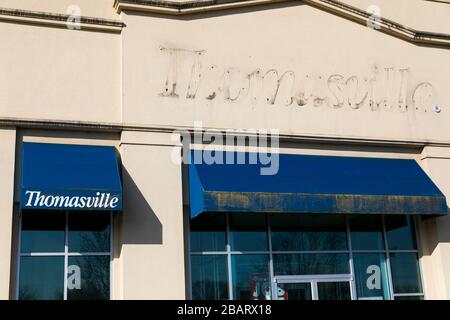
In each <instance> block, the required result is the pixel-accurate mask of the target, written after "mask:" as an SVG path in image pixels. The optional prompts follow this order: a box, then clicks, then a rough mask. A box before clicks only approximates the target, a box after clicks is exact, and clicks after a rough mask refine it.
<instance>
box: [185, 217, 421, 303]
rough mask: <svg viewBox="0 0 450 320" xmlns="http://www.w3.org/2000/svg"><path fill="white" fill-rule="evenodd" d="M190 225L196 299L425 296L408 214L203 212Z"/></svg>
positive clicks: (192, 281) (372, 298)
mask: <svg viewBox="0 0 450 320" xmlns="http://www.w3.org/2000/svg"><path fill="white" fill-rule="evenodd" d="M190 230H191V233H190V251H191V256H190V257H191V262H190V268H191V290H192V298H193V299H250V300H258V299H282V300H287V299H306V300H308V299H326V300H336V299H337V300H346V299H365V300H368V299H370V300H382V299H383V300H387V299H423V291H422V284H421V279H420V269H419V262H418V261H419V260H418V254H419V252H418V249H417V244H416V237H415V229H414V221H413V219H412V218H411V217H408V216H389V215H386V216H382V215H354V216H349V215H347V216H346V215H319V214H317V215H305V214H271V215H265V214H247V213H241V214H238V213H229V214H222V215H220V214H210V213H207V214H204V215H200V216H199V217H196V218H195V219H193V220H192V221H191V227H190Z"/></svg>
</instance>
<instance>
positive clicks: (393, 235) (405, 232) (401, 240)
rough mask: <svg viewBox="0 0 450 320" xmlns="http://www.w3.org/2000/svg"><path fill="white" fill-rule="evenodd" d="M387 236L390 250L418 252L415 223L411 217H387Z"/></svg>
mask: <svg viewBox="0 0 450 320" xmlns="http://www.w3.org/2000/svg"><path fill="white" fill-rule="evenodd" d="M385 221H386V234H387V240H388V243H389V250H416V249H417V246H416V237H415V230H414V223H413V221H412V217H411V216H405V215H396V216H387V217H386V218H385Z"/></svg>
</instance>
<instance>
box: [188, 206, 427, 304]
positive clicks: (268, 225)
mask: <svg viewBox="0 0 450 320" xmlns="http://www.w3.org/2000/svg"><path fill="white" fill-rule="evenodd" d="M224 214H225V221H226V222H225V223H226V226H225V230H224V231H225V233H226V236H225V240H226V244H225V248H226V249H225V250H224V251H197V252H191V248H190V232H191V231H190V230H191V229H190V223H191V221H190V220H189V222H188V228H187V231H188V237H187V239H188V243H187V244H188V248H187V252H188V269H189V272H188V280H187V284H188V285H189V290H188V292H189V295H190V296H189V299H192V297H193V294H192V279H191V266H192V264H191V257H192V256H194V255H208V254H210V255H211V254H212V255H226V256H227V266H226V269H227V272H228V274H227V278H228V300H234V296H233V278H232V277H233V275H232V272H233V270H232V263H231V259H232V256H233V255H240V254H247V255H251V254H267V255H269V277H270V281H271V283H272V286H271V289H272V299H273V297H274V290H275V289H276V284H275V283H274V281H273V280H274V279H275V277H276V276H275V274H274V266H273V255H274V254H286V253H289V254H305V253H306V254H317V253H347V254H348V261H349V272H350V273H349V274H348V276H350V277H351V281H350V290H351V296H352V298H354V299H355V300H358V293H357V290H356V277H355V268H354V262H353V254H355V253H381V254H383V255H384V257H385V263H386V273H387V274H386V276H387V279H388V288H387V290H388V295H389V300H395V298H396V297H402V296H403V297H405V296H415V297H416V296H418V297H422V298H423V299H424V300H425V299H426V292H425V286H424V281H423V270H422V265H421V262H422V261H421V259H420V254H421V243H420V233H419V223H418V221H417V219H416V217H414V216H409V217H408V219H411V222H412V227H413V228H414V230H413V231H414V235H415V241H416V243H415V244H416V249H408V250H389V243H388V238H387V230H386V221H385V215H381V223H382V230H381V231H382V240H383V244H384V250H353V248H352V242H351V230H350V215H348V214H343V215H344V219H345V232H346V235H347V239H346V240H347V250H334V251H333V250H327V251H273V250H272V235H271V222H270V219H271V215H272V214H271V213H264V215H265V217H266V235H267V238H268V239H267V241H268V250H265V251H232V250H231V243H230V232H231V230H230V215H231V214H233V213H230V212H226V213H224ZM390 253H415V254H416V255H417V262H418V270H419V277H418V279H419V281H420V285H421V288H422V292H421V293H394V289H393V280H392V273H391V264H390V258H389V255H390Z"/></svg>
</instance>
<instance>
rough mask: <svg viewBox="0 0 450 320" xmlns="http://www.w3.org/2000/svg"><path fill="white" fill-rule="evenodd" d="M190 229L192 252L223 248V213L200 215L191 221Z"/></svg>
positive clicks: (224, 226) (224, 234) (224, 240)
mask: <svg viewBox="0 0 450 320" xmlns="http://www.w3.org/2000/svg"><path fill="white" fill-rule="evenodd" d="M190 230H191V233H190V238H191V251H192V252H203V251H224V250H225V246H226V221H225V215H223V214H221V215H217V214H207V215H200V216H199V217H197V218H195V219H194V220H192V221H191V226H190Z"/></svg>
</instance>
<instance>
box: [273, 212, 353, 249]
mask: <svg viewBox="0 0 450 320" xmlns="http://www.w3.org/2000/svg"><path fill="white" fill-rule="evenodd" d="M270 222H271V238H272V249H273V250H274V251H329V250H347V234H346V226H345V216H344V215H342V216H339V215H306V214H305V215H303V214H281V215H275V216H272V217H271V219H270Z"/></svg>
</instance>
